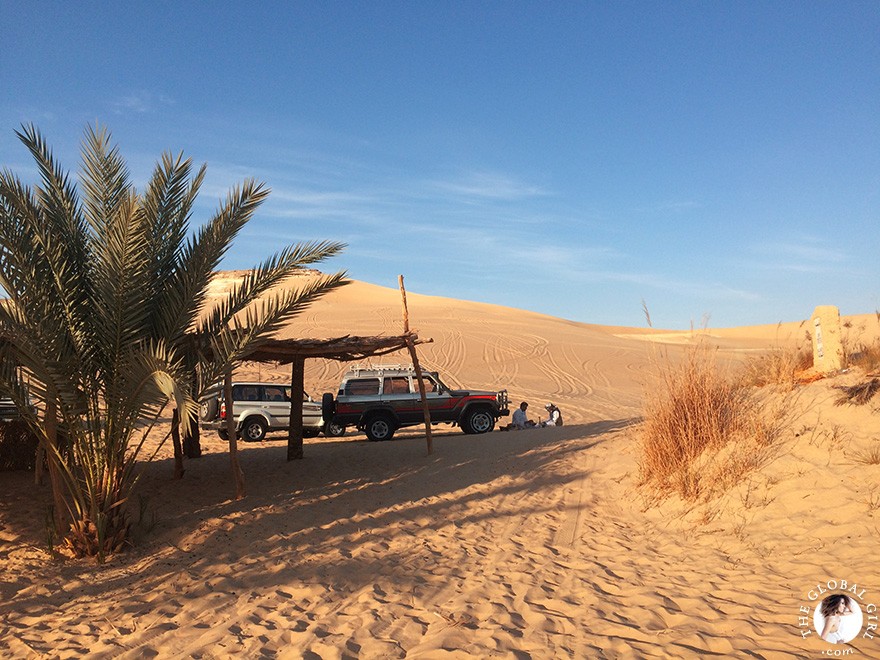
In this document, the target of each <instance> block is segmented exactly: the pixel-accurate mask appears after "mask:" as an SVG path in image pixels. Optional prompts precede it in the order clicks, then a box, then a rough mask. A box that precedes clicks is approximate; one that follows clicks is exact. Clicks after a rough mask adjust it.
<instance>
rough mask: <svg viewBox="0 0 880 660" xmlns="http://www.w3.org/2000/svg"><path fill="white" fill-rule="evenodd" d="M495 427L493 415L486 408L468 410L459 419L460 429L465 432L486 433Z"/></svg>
mask: <svg viewBox="0 0 880 660" xmlns="http://www.w3.org/2000/svg"><path fill="white" fill-rule="evenodd" d="M494 428H495V416H494V415H493V414H492V412H491V411H490V410H489V409H488V408H474V409H473V410H469V411H468V412H467V413H466V414H465V416H464V419H462V420H461V430H462V431H464V432H465V433H488V432H489V431H491V430H492V429H494Z"/></svg>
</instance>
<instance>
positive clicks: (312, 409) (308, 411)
mask: <svg viewBox="0 0 880 660" xmlns="http://www.w3.org/2000/svg"><path fill="white" fill-rule="evenodd" d="M285 392H286V393H287V398H288V399H289V398H290V388H289V387H287V388H285ZM302 411H303V412H302V415H303V426H309V427H311V426H314V427H315V428H318V429H320V428H322V427H323V426H324V419H323V417H322V413H321V404H320V403H317V402H315V401H312V397H310V396H309V395H308V394H307V393H306V392H303V402H302Z"/></svg>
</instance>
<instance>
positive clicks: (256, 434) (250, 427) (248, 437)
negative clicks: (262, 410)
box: [241, 417, 268, 442]
mask: <svg viewBox="0 0 880 660" xmlns="http://www.w3.org/2000/svg"><path fill="white" fill-rule="evenodd" d="M267 429H268V425H267V424H266V420H264V419H263V418H262V417H248V418H247V419H246V420H244V424H242V426H241V437H242V439H243V440H244V441H245V442H260V441H261V440H262V439H263V438H265V437H266V430H267Z"/></svg>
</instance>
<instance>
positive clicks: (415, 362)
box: [397, 275, 434, 455]
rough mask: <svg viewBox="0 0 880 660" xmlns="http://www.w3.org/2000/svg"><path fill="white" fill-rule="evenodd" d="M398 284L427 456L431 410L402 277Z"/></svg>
mask: <svg viewBox="0 0 880 660" xmlns="http://www.w3.org/2000/svg"><path fill="white" fill-rule="evenodd" d="M397 282H398V284H400V296H401V298H402V299H403V334H404V336H405V337H406V348H407V350H409V356H410V357H411V358H412V363H413V369H415V370H416V380H417V381H418V383H419V397H421V399H422V413H423V414H424V416H425V438H426V439H427V442H428V454H429V455H430V454H432V453H433V452H434V438H433V437H432V436H431V410H430V408H428V397H427V395H426V394H425V381H424V379H423V378H422V367H421V366H420V365H419V356H418V355H416V345H415V342H414V341H413V339H412V335H411V333H410V331H409V310H408V309H407V306H406V288H404V286H403V275H398V276H397Z"/></svg>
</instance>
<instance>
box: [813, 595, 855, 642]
mask: <svg viewBox="0 0 880 660" xmlns="http://www.w3.org/2000/svg"><path fill="white" fill-rule="evenodd" d="M821 612H822V616H823V617H825V626H824V627H823V628H822V635H821V637H822V639H824V640H825V641H826V642H831V643H832V644H845V643H846V641H847V640H846V639H844V637H843V635H842V634H841V633H840V619H841V618H842V617H844V616H847V615H849V614H852V613H853V612H852V609H851V608H850V606H849V597H848V596H846V595H845V594H831V595H830V596H827V597H826V598H825V599H824V600H823V601H822V609H821Z"/></svg>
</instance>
